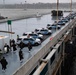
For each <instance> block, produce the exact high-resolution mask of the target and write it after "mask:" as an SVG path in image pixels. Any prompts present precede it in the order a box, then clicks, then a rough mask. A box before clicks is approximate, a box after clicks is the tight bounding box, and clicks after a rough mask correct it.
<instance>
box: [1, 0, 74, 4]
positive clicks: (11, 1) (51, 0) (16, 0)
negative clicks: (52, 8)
mask: <svg viewBox="0 0 76 75" xmlns="http://www.w3.org/2000/svg"><path fill="white" fill-rule="evenodd" d="M3 1H4V2H5V4H17V3H18V4H20V3H25V1H26V2H27V3H37V2H43V3H56V2H57V0H0V4H3ZM72 1H75V0H72ZM59 2H63V3H66V2H67V3H69V2H71V0H59Z"/></svg>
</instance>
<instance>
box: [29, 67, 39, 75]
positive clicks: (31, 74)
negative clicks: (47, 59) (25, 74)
mask: <svg viewBox="0 0 76 75" xmlns="http://www.w3.org/2000/svg"><path fill="white" fill-rule="evenodd" d="M37 68H38V66H36V67H35V68H34V69H33V70H32V72H31V73H30V74H29V75H33V73H34V72H35V71H36V69H37Z"/></svg>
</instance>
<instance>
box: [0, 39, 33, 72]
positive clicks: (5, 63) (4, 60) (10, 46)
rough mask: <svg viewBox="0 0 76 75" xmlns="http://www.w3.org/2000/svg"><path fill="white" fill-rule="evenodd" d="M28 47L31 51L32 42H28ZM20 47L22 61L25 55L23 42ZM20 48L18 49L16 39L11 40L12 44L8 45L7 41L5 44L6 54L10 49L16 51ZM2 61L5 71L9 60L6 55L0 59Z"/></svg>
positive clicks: (19, 53)
mask: <svg viewBox="0 0 76 75" xmlns="http://www.w3.org/2000/svg"><path fill="white" fill-rule="evenodd" d="M17 40H18V39H17ZM27 47H28V50H29V52H30V51H31V49H32V45H31V43H30V42H29V43H28V46H27ZM18 49H19V52H18V55H19V59H20V62H21V63H22V60H23V59H24V55H23V51H22V44H20V48H18ZM18 49H17V44H16V42H15V40H14V39H13V40H10V45H8V44H7V43H5V45H4V51H5V53H6V54H7V53H9V52H10V51H16V50H18ZM0 63H1V66H2V70H4V71H5V70H6V69H7V65H8V61H7V60H6V58H5V57H4V56H3V57H2V58H1V59H0Z"/></svg>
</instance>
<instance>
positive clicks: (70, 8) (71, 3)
mask: <svg viewBox="0 0 76 75" xmlns="http://www.w3.org/2000/svg"><path fill="white" fill-rule="evenodd" d="M71 13H72V0H71V4H70V14H71Z"/></svg>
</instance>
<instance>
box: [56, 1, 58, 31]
mask: <svg viewBox="0 0 76 75" xmlns="http://www.w3.org/2000/svg"><path fill="white" fill-rule="evenodd" d="M58 6H59V0H57V23H58ZM56 31H57V26H56Z"/></svg>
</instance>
